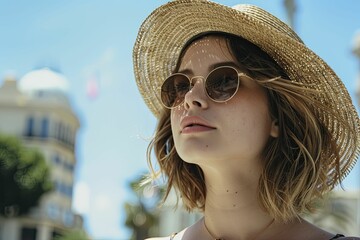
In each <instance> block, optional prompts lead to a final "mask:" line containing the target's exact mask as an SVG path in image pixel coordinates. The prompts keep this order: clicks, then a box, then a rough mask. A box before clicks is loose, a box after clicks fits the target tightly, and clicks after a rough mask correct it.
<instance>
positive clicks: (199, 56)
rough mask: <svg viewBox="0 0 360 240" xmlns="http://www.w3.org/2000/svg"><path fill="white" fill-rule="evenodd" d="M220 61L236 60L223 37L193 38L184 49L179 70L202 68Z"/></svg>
mask: <svg viewBox="0 0 360 240" xmlns="http://www.w3.org/2000/svg"><path fill="white" fill-rule="evenodd" d="M221 62H234V63H236V62H237V61H236V59H235V57H234V56H233V54H232V53H231V50H230V47H229V46H228V41H227V40H226V39H225V38H224V37H221V36H211V35H210V36H205V37H202V38H200V39H196V40H194V41H193V42H192V43H191V44H190V45H189V46H188V48H186V49H185V51H184V54H183V57H182V59H181V62H180V68H179V70H180V71H181V70H183V69H193V68H203V67H204V66H209V65H214V64H217V63H221Z"/></svg>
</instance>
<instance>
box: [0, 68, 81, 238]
mask: <svg viewBox="0 0 360 240" xmlns="http://www.w3.org/2000/svg"><path fill="white" fill-rule="evenodd" d="M67 91H68V82H67V79H66V78H65V77H64V76H63V75H61V74H60V73H58V72H56V71H53V70H51V69H48V68H43V69H37V70H34V71H31V72H29V73H27V74H26V75H25V76H23V77H22V78H21V79H20V80H19V81H17V80H16V79H14V77H12V76H7V77H5V79H4V81H3V84H2V86H1V87H0V133H1V134H7V135H13V136H16V137H18V138H19V139H20V140H21V141H22V143H23V144H24V145H25V146H29V147H33V148H37V149H38V150H40V151H41V152H42V153H43V154H44V156H45V159H46V161H47V163H48V165H49V166H50V169H51V179H52V181H53V183H54V191H52V192H51V193H47V194H45V195H44V196H43V197H42V198H41V200H40V203H39V206H38V207H37V208H35V209H32V210H31V212H30V214H28V215H27V216H24V217H15V218H11V217H10V218H0V239H3V240H49V239H53V237H55V236H58V235H62V233H63V231H64V230H66V229H81V228H82V217H81V216H80V215H77V214H74V212H73V211H72V197H73V184H74V169H75V166H76V156H75V146H76V133H77V130H78V129H79V127H80V122H79V119H78V117H77V115H76V113H75V112H74V111H73V110H72V107H71V105H70V103H69V99H68V92H67Z"/></svg>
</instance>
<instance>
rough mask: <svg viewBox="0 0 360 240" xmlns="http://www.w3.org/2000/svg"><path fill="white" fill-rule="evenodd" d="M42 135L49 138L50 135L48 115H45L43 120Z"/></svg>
mask: <svg viewBox="0 0 360 240" xmlns="http://www.w3.org/2000/svg"><path fill="white" fill-rule="evenodd" d="M40 136H41V137H42V138H47V137H49V119H47V118H46V117H44V118H43V119H42V121H41V134H40Z"/></svg>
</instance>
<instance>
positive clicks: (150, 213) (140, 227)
mask: <svg viewBox="0 0 360 240" xmlns="http://www.w3.org/2000/svg"><path fill="white" fill-rule="evenodd" d="M142 182H143V177H140V178H137V179H136V180H134V181H132V182H130V184H129V185H130V188H131V190H132V191H133V193H134V195H135V196H136V200H135V201H134V202H126V203H125V205H124V208H125V211H126V215H127V217H126V220H125V225H126V226H127V227H128V228H130V229H132V231H133V233H132V236H131V240H143V239H145V238H147V237H149V236H150V235H152V236H154V235H157V234H158V223H159V211H158V208H157V203H158V201H159V199H160V198H161V197H162V192H163V191H162V189H161V188H159V187H158V186H152V185H151V184H146V185H144V184H142Z"/></svg>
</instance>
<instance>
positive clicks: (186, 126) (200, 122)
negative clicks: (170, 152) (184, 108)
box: [180, 116, 216, 133]
mask: <svg viewBox="0 0 360 240" xmlns="http://www.w3.org/2000/svg"><path fill="white" fill-rule="evenodd" d="M180 128H181V133H196V132H204V131H211V130H214V129H216V128H215V127H214V126H212V125H210V124H209V123H208V122H207V121H205V120H204V119H202V118H200V117H197V116H186V117H184V118H183V119H182V120H181V122H180Z"/></svg>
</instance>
